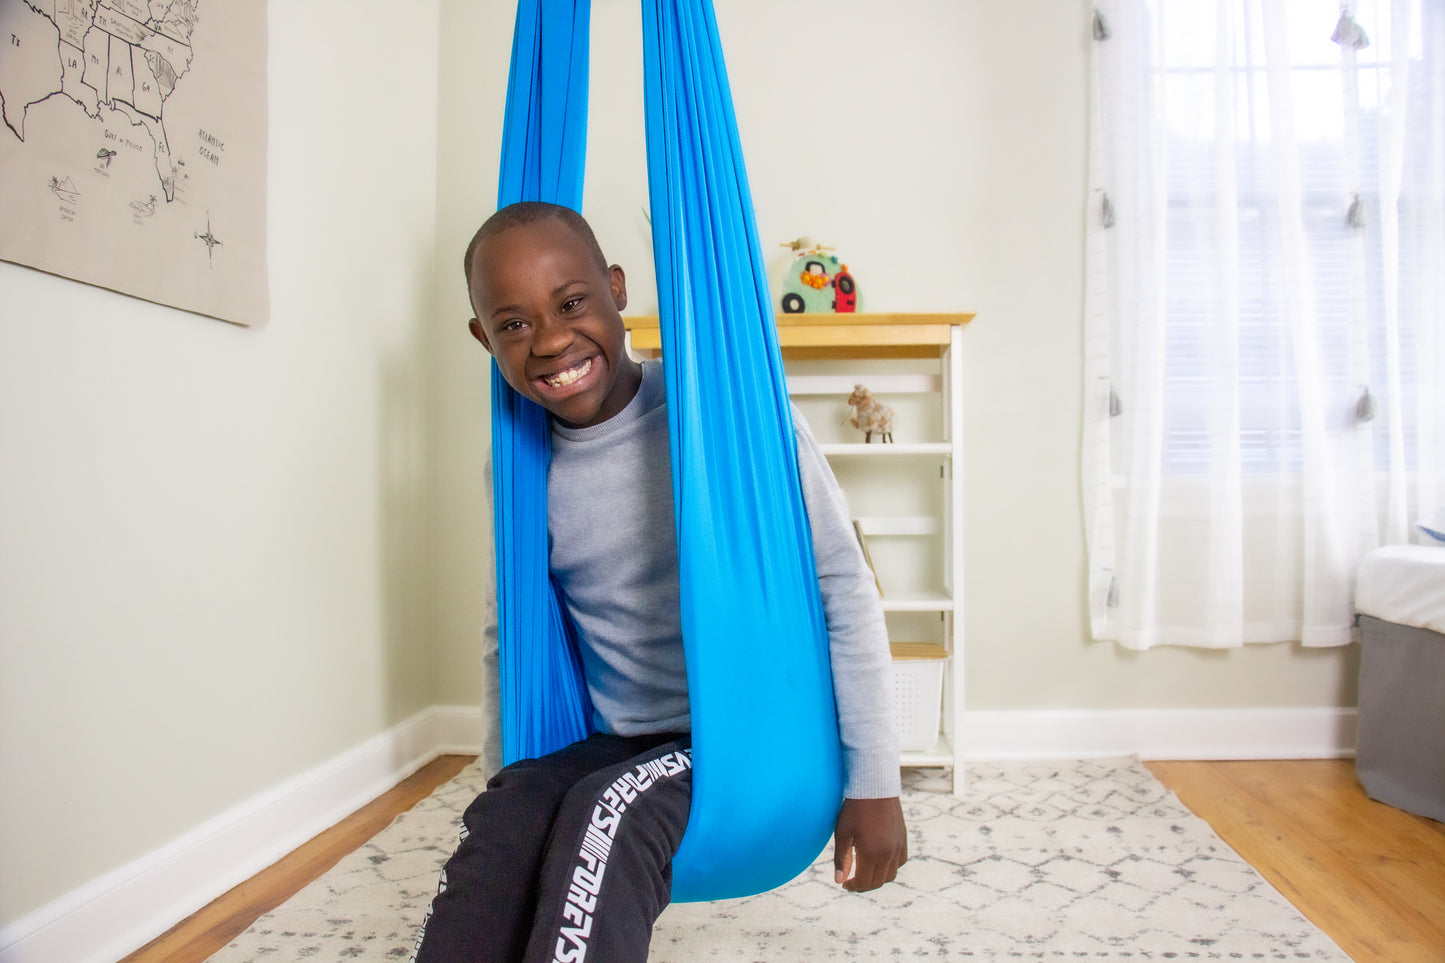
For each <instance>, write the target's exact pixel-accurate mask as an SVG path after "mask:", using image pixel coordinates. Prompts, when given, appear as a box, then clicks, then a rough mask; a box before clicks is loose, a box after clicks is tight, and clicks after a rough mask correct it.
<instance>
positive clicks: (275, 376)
mask: <svg viewBox="0 0 1445 963" xmlns="http://www.w3.org/2000/svg"><path fill="white" fill-rule="evenodd" d="M271 14H272V21H271V50H270V78H271V101H270V178H269V180H270V187H269V190H270V201H269V216H270V264H271V270H270V282H271V304H272V311H271V313H272V321H271V323H270V325H269V326H267V327H264V328H259V329H244V328H239V327H234V326H231V325H228V324H224V323H222V322H218V321H213V320H208V319H205V318H200V317H196V316H193V315H187V314H184V313H181V312H179V311H174V310H171V309H168V308H163V307H158V306H156V305H152V304H147V303H144V302H141V301H137V300H134V299H131V298H126V297H122V296H120V295H116V294H112V293H110V292H107V291H102V290H99V289H96V288H91V287H87V286H84V285H80V284H76V283H73V282H70V281H65V280H61V279H58V278H54V277H50V276H47V275H43V274H39V273H37V272H34V271H30V270H27V269H25V268H21V267H16V266H14V265H10V264H0V305H3V308H0V781H3V787H4V788H3V792H0V853H3V854H4V856H3V863H4V870H3V872H0V909H3V914H4V920H3V922H10V921H13V920H14V919H16V918H18V917H20V916H23V915H24V914H25V913H27V912H29V911H31V910H34V909H36V908H37V907H39V906H41V905H43V904H45V903H47V902H49V901H51V900H53V899H55V898H57V897H60V896H61V895H62V894H64V893H67V892H69V891H71V890H73V889H75V888H76V887H78V886H80V885H82V884H84V883H85V882H87V881H88V880H90V879H92V878H94V877H96V876H99V875H100V874H102V873H104V872H106V871H109V870H112V869H114V868H116V867H117V866H119V865H123V864H124V863H126V862H128V861H130V860H133V859H136V858H139V857H141V856H143V855H145V854H147V853H149V852H151V851H153V850H155V849H157V848H159V847H160V846H161V845H163V844H165V843H167V842H169V841H170V840H172V839H174V838H176V837H178V836H180V835H181V834H183V833H184V832H185V831H187V830H189V829H190V828H192V827H194V826H196V825H197V824H199V823H201V822H203V821H205V820H207V819H209V818H211V817H214V816H215V815H217V814H218V813H220V812H222V811H225V810H226V809H228V808H230V807H232V806H235V805H237V804H238V803H240V802H242V801H244V800H246V799H248V798H250V797H252V796H254V795H256V794H258V793H260V792H262V791H264V790H267V789H270V788H271V787H273V786H276V785H278V784H279V783H281V782H283V781H285V780H286V779H288V778H290V777H292V776H294V775H295V774H297V773H298V772H301V771H304V770H306V769H308V768H310V767H312V766H316V765H318V764H319V763H321V762H323V761H325V760H328V759H331V758H333V757H334V756H336V755H337V754H339V753H341V752H342V751H344V750H346V749H349V748H351V747H352V746H355V745H357V744H359V743H361V742H363V741H365V740H366V739H367V738H369V737H371V736H373V735H375V734H377V733H378V732H381V731H383V730H385V729H386V728H387V727H389V726H391V725H393V724H395V723H396V722H398V721H399V720H401V719H403V718H406V717H408V716H411V715H412V714H414V713H415V712H417V711H418V710H420V709H422V708H424V707H425V706H428V705H430V704H431V703H432V701H433V689H434V685H433V681H432V672H433V659H432V653H431V651H430V645H429V641H428V640H429V637H430V632H429V631H428V628H427V627H428V625H429V620H430V615H429V613H430V610H431V600H430V597H429V595H428V593H427V581H428V580H427V577H426V576H427V567H428V565H429V562H428V555H427V553H426V551H425V537H426V531H425V514H424V509H425V506H426V498H425V493H424V485H425V482H426V477H427V476H426V467H427V466H426V463H425V457H426V450H427V449H426V445H427V439H428V437H429V431H428V421H427V417H426V412H427V402H426V394H425V390H426V384H427V378H426V372H425V354H424V348H425V337H426V329H425V327H424V323H425V322H426V320H427V317H426V314H427V305H428V303H429V299H430V297H431V292H432V291H433V290H434V286H435V285H434V275H433V265H434V253H433V225H434V222H435V210H436V144H437V130H436V74H435V70H434V64H435V62H436V48H437V37H438V23H437V9H436V6H435V4H431V5H428V4H409V5H408V13H407V15H406V16H405V17H401V16H398V15H397V14H396V10H395V7H394V5H391V4H384V3H380V2H376V0H367V2H365V3H358V2H355V0H345V2H343V0H308V2H305V3H285V4H276V5H273V9H272V11H271ZM201 17H202V20H201V27H199V28H198V30H199V29H204V23H205V20H204V18H205V11H204V7H203V8H202V12H201Z"/></svg>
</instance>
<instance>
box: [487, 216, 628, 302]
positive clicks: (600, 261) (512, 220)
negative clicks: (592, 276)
mask: <svg viewBox="0 0 1445 963" xmlns="http://www.w3.org/2000/svg"><path fill="white" fill-rule="evenodd" d="M548 218H551V219H552V220H554V221H561V222H562V223H563V224H565V225H567V227H569V228H571V229H572V233H574V234H576V235H577V237H578V238H580V239H581V241H582V243H584V244H586V245H587V247H588V249H589V250H590V251H591V252H592V257H593V259H594V260H596V262H597V266H598V267H600V268H601V269H602V271H603V273H604V274H605V273H606V272H607V258H605V257H603V255H602V246H601V245H600V244H598V243H597V235H595V234H593V233H592V225H590V224H588V223H587V219H586V218H585V217H583V216H582V215H581V214H578V213H577V212H576V211H574V210H572V208H570V207H563V206H562V205H561V204H549V203H547V202H546V201H518V202H517V203H515V204H508V205H507V206H506V207H504V208H502V209H501V210H500V211H498V212H497V213H495V214H493V215H492V216H491V217H489V218H487V219H486V220H485V221H484V222H483V223H482V226H481V227H479V228H477V233H476V234H473V235H472V241H471V243H470V244H468V245H467V253H466V254H465V255H463V257H462V277H463V279H464V280H465V281H466V283H467V285H468V286H469V287H470V285H471V283H472V255H474V254H475V253H476V251H477V248H478V246H480V245H481V243H482V242H483V241H485V240H486V239H487V238H491V237H496V236H497V235H498V234H501V233H502V232H503V231H506V230H508V229H510V228H513V227H521V226H522V225H524V224H535V223H536V222H537V221H541V220H546V219H548Z"/></svg>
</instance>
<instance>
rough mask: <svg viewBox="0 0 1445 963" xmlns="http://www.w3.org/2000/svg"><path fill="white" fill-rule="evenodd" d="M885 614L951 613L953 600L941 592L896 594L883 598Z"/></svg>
mask: <svg viewBox="0 0 1445 963" xmlns="http://www.w3.org/2000/svg"><path fill="white" fill-rule="evenodd" d="M883 611H885V612H952V611H953V599H952V598H950V597H949V596H948V595H946V594H944V593H942V592H896V593H894V594H892V595H885V596H883Z"/></svg>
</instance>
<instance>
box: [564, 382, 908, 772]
mask: <svg viewBox="0 0 1445 963" xmlns="http://www.w3.org/2000/svg"><path fill="white" fill-rule="evenodd" d="M793 424H794V431H795V434H796V436H797V442H798V462H799V472H800V475H801V479H802V487H803V500H804V503H805V505H806V507H807V512H808V520H809V522H810V524H811V527H812V533H813V549H814V554H815V556H816V559H817V569H818V580H819V585H820V588H821V591H822V597H823V609H824V614H825V618H826V621H827V628H828V645H829V652H830V655H831V657H832V664H833V684H834V690H835V695H836V698H837V702H838V724H839V730H840V733H841V737H842V743H843V763H844V792H845V795H847V796H848V797H849V798H854V799H869V798H887V797H891V796H896V795H898V793H899V770H898V735H897V727H896V723H895V721H894V709H893V688H892V663H891V661H890V658H889V652H888V634H887V629H886V627H885V625H884V621H883V609H882V605H881V604H880V602H879V599H878V591H877V589H876V587H875V585H874V581H873V575H872V573H871V572H870V571H869V569H868V565H867V563H866V562H865V561H864V559H863V554H862V551H861V550H860V549H859V547H858V541H857V538H856V537H855V536H854V533H853V528H852V520H851V519H850V517H849V513H848V508H847V504H846V503H845V501H844V499H843V495H842V492H841V491H840V489H839V488H838V483H837V481H836V480H835V479H834V478H833V473H832V470H831V469H830V468H829V467H828V463H827V461H826V459H825V458H824V457H823V454H822V453H821V452H820V451H819V450H818V445H817V442H816V441H815V440H814V438H813V435H812V432H811V431H810V430H809V429H808V427H807V424H806V423H805V422H804V420H803V417H802V413H801V412H799V411H798V409H797V408H796V407H794V408H793ZM547 528H548V535H549V552H550V560H551V569H552V573H553V575H554V576H555V577H556V579H557V581H558V583H559V585H560V586H561V588H562V593H563V597H564V599H565V602H566V605H567V608H568V611H569V612H570V613H571V615H572V618H573V620H574V621H575V622H576V624H577V628H578V635H579V645H580V649H581V656H582V665H583V671H584V674H585V675H586V678H587V688H588V692H589V694H590V695H591V697H592V704H593V707H594V709H595V716H594V719H593V722H594V724H595V725H596V726H597V728H598V729H599V730H601V731H602V732H607V733H613V734H616V735H624V736H631V735H641V734H644V733H654V732H687V731H689V730H690V729H691V721H690V716H689V712H688V695H687V673H686V667H685V663H684V659H683V646H682V629H681V625H680V621H679V606H680V593H679V586H678V569H677V546H676V535H675V531H676V529H675V526H674V522H673V503H672V474H671V462H670V459H669V452H668V427H667V395H666V383H665V381H664V379H663V376H662V365H661V363H660V362H648V363H646V364H644V367H643V377H642V386H641V388H639V389H638V392H637V396H636V397H635V398H633V399H632V401H631V403H629V404H628V405H627V407H626V408H624V409H623V410H622V411H621V412H619V413H618V414H617V415H616V416H614V417H613V418H611V419H609V420H607V421H606V422H603V423H602V424H600V425H594V426H592V427H590V428H566V427H564V426H562V425H558V424H556V423H555V422H554V423H553V428H552V462H551V467H550V469H549V471H548V475H547ZM779 740H780V742H783V743H786V741H787V734H786V733H779Z"/></svg>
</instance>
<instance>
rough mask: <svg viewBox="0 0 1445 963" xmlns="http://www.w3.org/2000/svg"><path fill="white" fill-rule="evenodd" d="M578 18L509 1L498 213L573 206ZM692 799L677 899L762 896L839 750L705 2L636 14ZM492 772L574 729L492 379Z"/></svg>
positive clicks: (570, 647) (516, 411)
mask: <svg viewBox="0 0 1445 963" xmlns="http://www.w3.org/2000/svg"><path fill="white" fill-rule="evenodd" d="M589 16H590V9H589V0H520V2H519V4H518V9H517V21H516V29H515V33H514V35H513V45H512V66H511V76H510V79H509V81H508V89H507V107H506V127H505V131H504V135H503V140H502V172H501V183H500V186H499V190H498V205H499V206H502V205H506V204H509V203H512V202H514V201H519V200H544V201H552V202H554V203H558V204H564V205H567V206H569V207H572V208H574V209H576V210H581V195H582V182H583V160H584V154H585V147H586V115H587V72H588V20H589ZM643 31H644V43H643V50H644V86H645V98H646V100H645V102H646V117H647V163H648V178H649V189H650V197H651V207H652V225H653V227H652V230H653V250H654V255H655V260H656V266H657V284H658V299H659V314H660V317H661V324H662V339H663V356H664V358H665V359H666V367H665V373H666V379H667V392H668V418H669V428H670V432H671V449H672V480H673V498H674V506H675V511H676V520H677V539H678V556H679V566H680V575H681V581H682V613H681V615H682V627H683V638H684V650H685V653H686V658H687V675H688V689H689V697H690V700H691V709H692V724H693V761H694V770H693V801H692V811H691V815H690V817H689V821H688V826H687V832H686V834H685V837H684V839H683V843H682V848H681V850H680V851H679V852H678V854H677V858H676V859H675V860H674V863H673V899H674V900H675V901H677V902H688V901H696V900H712V899H724V898H730V897H737V896H747V895H751V894H754V893H759V892H764V891H766V890H768V889H771V888H773V887H775V886H778V885H781V884H782V883H784V882H786V881H788V880H789V879H792V878H793V877H794V876H796V875H798V874H799V873H800V872H802V871H803V870H804V869H806V868H807V866H808V865H809V864H810V863H811V862H812V861H813V859H815V858H816V857H817V855H818V853H819V852H821V851H822V849H823V847H824V846H826V845H827V842H828V839H829V838H830V836H831V835H832V831H833V825H834V821H835V820H836V818H837V814H838V808H839V806H840V804H841V802H842V784H843V773H842V753H841V749H840V746H839V742H838V729H837V712H836V707H835V705H834V701H833V687H832V673H831V669H830V665H829V659H828V636H827V630H826V627H825V624H824V620H823V611H822V601H821V597H820V595H819V590H818V580H817V574H816V571H815V568H814V562H813V555H812V540H811V535H810V532H809V525H808V518H807V515H806V512H805V509H804V505H803V497H802V489H801V484H800V482H799V477H798V469H797V450H796V444H795V439H794V435H793V425H792V417H791V411H790V408H789V404H788V397H787V390H786V385H785V382H784V376H783V367H782V356H781V353H780V351H779V348H778V343H777V332H776V329H775V327H774V324H773V314H772V309H771V305H770V302H769V297H768V287H767V278H766V274H765V272H764V269H763V259H762V254H761V249H760V246H759V243H758V237H757V227H756V225H755V223H754V221H753V213H752V210H753V208H752V199H751V195H750V193H749V190H748V184H747V175H746V171H745V169H744V166H743V157H742V149H741V146H740V143H739V141H738V134H737V124H736V121H735V119H734V115H733V107H732V98H731V93H730V91H729V88H728V82H727V75H726V69H725V67H724V64H723V57H722V50H721V44H720V41H719V37H718V31H717V23H716V20H715V18H714V16H713V11H712V5H711V0H643ZM492 397H493V427H492V437H493V442H492V444H493V465H494V480H495V498H496V504H495V508H496V512H495V516H496V523H497V524H496V528H497V531H496V540H497V553H496V555H497V598H498V610H499V611H498V618H499V641H500V665H501V673H502V732H503V756H504V759H505V761H507V762H512V761H514V760H516V759H521V758H527V757H533V756H538V755H543V754H545V753H547V752H550V751H552V750H555V749H558V748H560V747H562V746H564V745H567V744H568V743H570V742H573V741H576V740H577V739H580V738H583V737H585V736H586V735H587V733H588V732H589V723H590V718H591V708H590V706H589V705H588V701H587V692H586V686H585V684H584V682H583V681H582V676H581V668H580V663H579V661H578V657H577V654H576V648H575V641H574V639H573V638H572V637H571V631H572V629H571V626H570V625H569V622H568V619H567V618H566V615H565V612H564V609H563V607H562V606H561V604H560V603H559V600H558V597H557V594H556V591H555V588H554V587H553V585H552V584H551V580H550V576H549V573H548V568H547V507H546V474H547V459H548V456H549V430H548V425H547V417H546V413H545V412H544V411H543V409H541V408H540V407H538V406H536V405H534V404H532V403H531V402H529V401H526V400H524V399H522V398H521V397H520V396H518V395H517V394H516V393H515V392H513V391H512V390H511V388H510V387H509V386H507V384H506V383H505V381H503V379H502V377H501V375H500V373H499V372H498V371H497V369H496V367H495V365H494V366H493V377H492Z"/></svg>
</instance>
